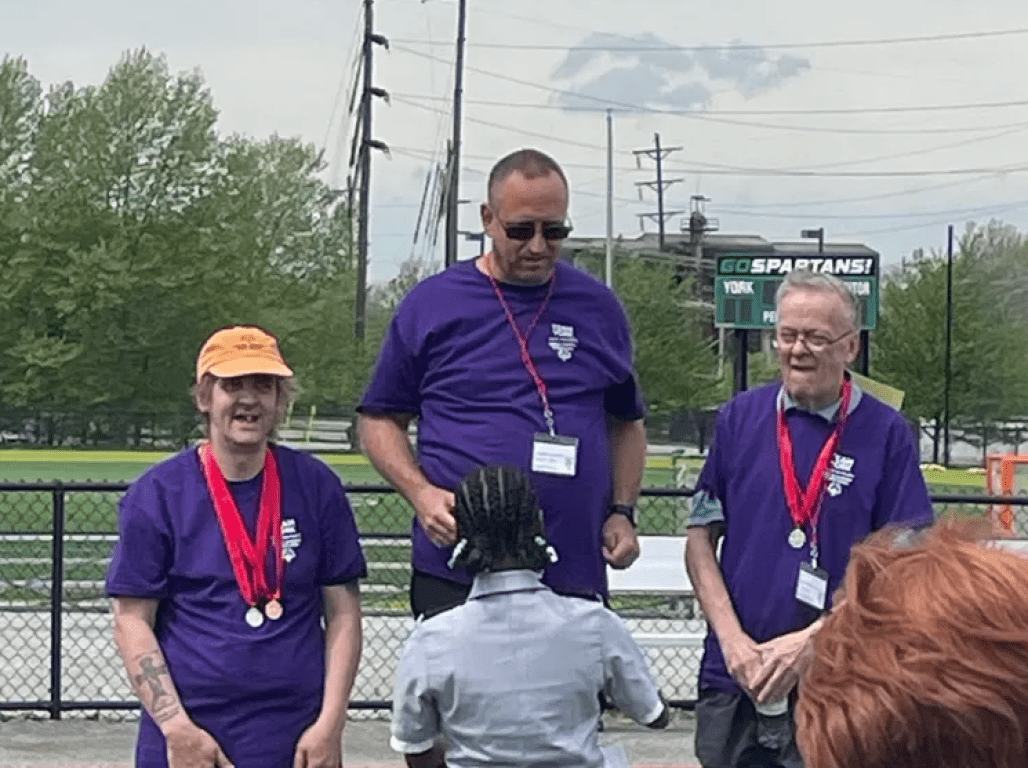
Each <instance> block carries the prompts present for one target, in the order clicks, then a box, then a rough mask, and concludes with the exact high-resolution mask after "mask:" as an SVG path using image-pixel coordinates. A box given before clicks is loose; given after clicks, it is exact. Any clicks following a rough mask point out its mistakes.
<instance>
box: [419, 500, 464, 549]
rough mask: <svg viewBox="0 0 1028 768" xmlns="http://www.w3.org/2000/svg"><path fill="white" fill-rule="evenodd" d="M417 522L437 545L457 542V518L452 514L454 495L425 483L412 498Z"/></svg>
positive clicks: (447, 545) (443, 545) (445, 545)
mask: <svg viewBox="0 0 1028 768" xmlns="http://www.w3.org/2000/svg"><path fill="white" fill-rule="evenodd" d="M413 502H414V511H415V513H417V516H418V522H419V523H421V527H422V528H424V529H425V533H427V534H428V538H429V539H430V540H431V541H432V543H433V544H435V545H436V546H437V547H449V546H453V545H454V544H456V543H457V519H456V518H455V517H454V516H453V507H454V505H455V504H456V497H454V495H453V494H452V493H451V492H450V491H447V490H445V489H443V488H440V487H438V486H436V485H426V486H424V488H422V489H421V490H419V491H418V494H417V495H416V496H415V497H414V499H413Z"/></svg>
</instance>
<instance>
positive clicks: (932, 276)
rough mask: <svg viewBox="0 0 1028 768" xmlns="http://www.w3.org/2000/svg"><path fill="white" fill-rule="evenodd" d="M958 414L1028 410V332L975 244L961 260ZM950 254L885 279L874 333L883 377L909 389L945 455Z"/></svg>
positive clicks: (968, 418)
mask: <svg viewBox="0 0 1028 768" xmlns="http://www.w3.org/2000/svg"><path fill="white" fill-rule="evenodd" d="M953 283H954V285H953V306H952V313H953V325H952V328H953V335H952V355H951V367H952V379H951V383H950V420H951V422H954V423H957V422H960V421H961V420H963V421H965V422H970V423H975V424H981V423H996V422H1001V421H1005V420H1009V419H1013V418H1018V417H1023V416H1025V415H1026V414H1028V334H1025V332H1024V326H1023V325H1022V323H1021V321H1020V320H1019V319H1018V318H1017V317H1016V315H1015V314H1014V313H1013V312H1012V311H1011V307H1009V306H1007V305H1005V304H1004V303H1001V302H997V301H996V287H995V286H994V285H993V283H992V281H991V279H990V271H989V270H988V269H986V268H984V267H983V264H982V262H981V259H980V258H979V256H978V255H977V254H975V252H974V251H968V252H964V251H961V253H959V254H958V255H957V256H956V257H955V259H954V265H953ZM945 333H946V259H945V257H944V256H942V255H940V254H938V253H935V254H932V255H931V256H929V257H927V258H922V259H919V260H915V261H914V262H912V263H910V264H908V265H906V266H905V267H903V268H901V269H900V270H898V271H897V272H896V273H894V274H893V275H891V276H890V277H889V278H888V279H887V280H886V281H885V282H884V284H883V286H882V292H881V311H880V314H879V323H878V329H877V330H876V331H875V332H874V333H873V334H872V344H873V353H872V357H871V359H872V360H873V361H874V368H875V377H876V378H880V379H881V380H883V381H885V382H886V383H889V384H891V385H893V386H896V387H898V388H899V389H902V390H904V391H905V392H906V398H905V400H904V410H905V411H906V412H907V413H908V414H909V415H910V416H912V417H914V418H917V419H920V420H922V421H926V422H928V423H929V424H930V430H931V435H932V438H933V445H934V452H933V453H934V461H935V462H938V461H939V440H940V430H941V425H942V421H943V416H944V413H945V395H944V389H945Z"/></svg>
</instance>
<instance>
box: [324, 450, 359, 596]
mask: <svg viewBox="0 0 1028 768" xmlns="http://www.w3.org/2000/svg"><path fill="white" fill-rule="evenodd" d="M320 469H321V477H322V478H323V480H322V482H323V483H324V487H323V488H322V494H323V495H322V504H321V510H320V514H321V521H320V526H321V552H320V554H321V557H320V559H319V563H318V584H320V585H322V586H325V585H329V584H344V583H346V582H348V581H353V580H354V579H358V578H364V577H365V576H367V575H368V568H367V563H366V562H365V560H364V552H363V550H362V549H361V545H360V533H359V532H358V530H357V523H356V521H355V520H354V518H353V509H352V508H351V507H350V502H349V500H348V499H347V498H346V493H345V492H344V491H343V485H342V483H341V482H340V481H339V478H338V477H337V476H336V474H335V473H334V472H333V471H332V470H330V469H328V468H327V467H322V468H320Z"/></svg>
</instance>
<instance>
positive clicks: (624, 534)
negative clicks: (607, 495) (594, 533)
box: [603, 514, 639, 569]
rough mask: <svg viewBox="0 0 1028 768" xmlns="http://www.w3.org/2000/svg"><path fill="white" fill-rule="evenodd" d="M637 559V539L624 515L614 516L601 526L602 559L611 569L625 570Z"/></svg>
mask: <svg viewBox="0 0 1028 768" xmlns="http://www.w3.org/2000/svg"><path fill="white" fill-rule="evenodd" d="M638 557H639V537H638V536H636V535H635V528H634V527H632V523H631V521H629V519H628V518H627V517H625V516H624V515H618V514H614V515H611V516H610V517H608V518H607V522H605V523H604V524H603V559H604V560H606V561H607V562H608V563H610V565H611V567H613V568H618V569H621V568H627V567H628V566H630V565H631V564H632V563H634V562H635V561H636V559H637V558H638Z"/></svg>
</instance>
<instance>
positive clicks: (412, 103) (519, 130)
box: [393, 97, 606, 151]
mask: <svg viewBox="0 0 1028 768" xmlns="http://www.w3.org/2000/svg"><path fill="white" fill-rule="evenodd" d="M393 101H395V102H397V103H400V104H406V105H407V106H410V107H414V108H416V109H424V110H426V111H428V112H438V111H440V110H438V109H436V108H435V107H430V106H427V105H425V104H419V103H418V102H416V101H412V100H411V99H402V98H398V97H394V98H393ZM464 120H465V121H466V122H469V123H475V124H476V125H484V126H486V127H489V128H499V129H500V130H503V131H512V132H514V133H520V134H522V135H524V136H532V137H535V138H539V139H546V140H547V141H553V142H557V143H558V144H569V145H571V146H573V147H580V148H584V149H596V150H603V151H606V147H601V146H600V145H599V144H586V143H584V142H582V141H578V140H577V139H562V138H561V137H559V136H554V135H553V134H552V133H541V132H539V131H529V130H526V129H524V128H515V127H514V126H512V125H504V124H503V123H493V122H490V121H488V120H479V119H478V118H476V117H465V118H464Z"/></svg>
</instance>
